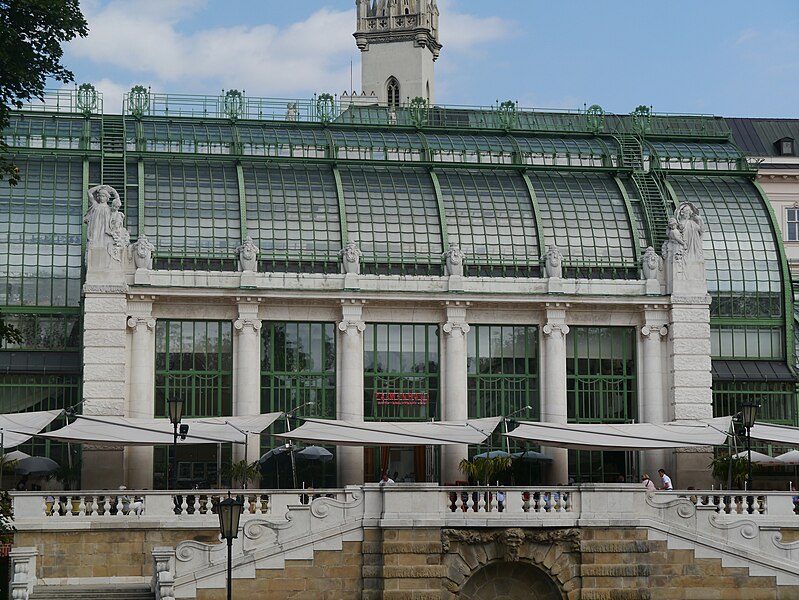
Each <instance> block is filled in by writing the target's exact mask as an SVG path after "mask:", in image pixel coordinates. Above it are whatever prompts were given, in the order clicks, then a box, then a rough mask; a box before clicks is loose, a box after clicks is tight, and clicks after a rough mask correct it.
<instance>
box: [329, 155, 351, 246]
mask: <svg viewBox="0 0 799 600" xmlns="http://www.w3.org/2000/svg"><path fill="white" fill-rule="evenodd" d="M332 168H333V179H335V181H336V197H337V198H338V219H339V225H340V227H341V245H342V246H346V245H347V242H349V241H350V232H349V227H348V225H347V208H346V207H345V206H344V186H343V185H342V184H341V173H340V172H339V170H338V165H335V164H334V165H333V167H332Z"/></svg>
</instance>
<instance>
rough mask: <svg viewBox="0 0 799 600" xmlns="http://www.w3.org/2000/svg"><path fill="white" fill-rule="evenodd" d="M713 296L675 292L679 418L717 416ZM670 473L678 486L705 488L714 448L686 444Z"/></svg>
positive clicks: (674, 397)
mask: <svg viewBox="0 0 799 600" xmlns="http://www.w3.org/2000/svg"><path fill="white" fill-rule="evenodd" d="M709 306H710V296H708V295H706V294H698V295H696V296H687V295H684V296H683V295H680V296H678V295H677V294H674V295H673V296H672V308H671V315H670V321H671V322H670V323H669V332H670V337H671V339H670V345H669V347H670V350H671V354H670V365H669V367H670V371H671V373H670V374H671V379H672V389H671V394H670V397H669V400H670V401H671V403H672V405H673V406H674V418H675V419H709V418H711V417H712V416H713V390H712V387H711V386H712V376H711V372H710V308H709ZM674 457H675V460H674V462H673V465H672V466H671V469H672V472H671V473H670V475H671V477H672V480H674V487H676V488H686V487H688V486H689V485H690V486H694V487H697V488H699V489H702V487H707V485H708V484H709V483H710V477H709V474H708V467H707V465H708V464H709V463H710V460H711V459H712V448H710V447H707V448H682V449H680V450H678V451H677V452H676V453H675V455H674Z"/></svg>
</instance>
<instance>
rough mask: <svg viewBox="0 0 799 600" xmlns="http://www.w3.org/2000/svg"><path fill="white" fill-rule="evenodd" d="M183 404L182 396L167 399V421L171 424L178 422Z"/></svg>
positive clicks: (181, 415) (181, 416)
mask: <svg viewBox="0 0 799 600" xmlns="http://www.w3.org/2000/svg"><path fill="white" fill-rule="evenodd" d="M183 404H184V402H183V398H175V397H172V398H170V399H169V400H167V406H168V407H169V422H170V423H172V424H173V425H177V424H178V423H180V420H181V419H182V418H183Z"/></svg>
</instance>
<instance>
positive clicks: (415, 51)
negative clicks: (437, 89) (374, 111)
mask: <svg viewBox="0 0 799 600" xmlns="http://www.w3.org/2000/svg"><path fill="white" fill-rule="evenodd" d="M355 4H356V6H357V9H358V24H357V30H356V31H355V33H354V34H353V35H354V36H355V43H356V44H357V45H358V48H359V49H360V50H361V85H362V89H363V91H364V92H365V94H366V95H367V96H371V95H372V93H374V96H375V97H376V98H377V100H378V102H380V103H381V104H387V105H393V106H396V105H399V104H401V103H407V102H408V101H409V100H412V99H413V98H416V97H417V96H421V97H422V98H424V99H426V100H427V101H428V103H429V104H432V103H433V85H434V81H433V62H434V61H435V60H436V59H437V58H438V53H439V52H440V51H441V44H440V43H439V41H438V6H437V5H436V0H356V2H355Z"/></svg>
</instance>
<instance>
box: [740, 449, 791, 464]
mask: <svg viewBox="0 0 799 600" xmlns="http://www.w3.org/2000/svg"><path fill="white" fill-rule="evenodd" d="M797 455H799V452H797ZM732 458H734V459H736V460H749V452H747V451H746V450H744V451H743V452H739V453H738V454H733V455H732ZM752 464H753V465H771V466H774V465H784V464H785V463H784V462H783V461H781V460H780V459H779V458H776V457H772V456H769V455H768V454H763V453H762V452H755V451H754V450H752Z"/></svg>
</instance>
